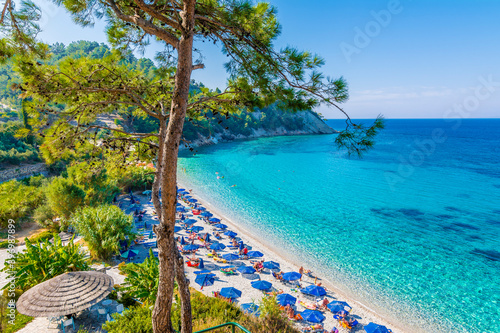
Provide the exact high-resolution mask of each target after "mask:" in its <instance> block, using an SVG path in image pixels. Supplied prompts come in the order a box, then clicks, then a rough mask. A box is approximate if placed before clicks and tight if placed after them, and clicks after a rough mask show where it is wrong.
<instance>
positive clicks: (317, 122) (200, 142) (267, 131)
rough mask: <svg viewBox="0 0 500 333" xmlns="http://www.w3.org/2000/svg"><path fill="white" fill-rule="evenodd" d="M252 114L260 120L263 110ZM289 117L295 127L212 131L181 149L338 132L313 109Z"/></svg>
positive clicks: (182, 145) (183, 145) (199, 136)
mask: <svg viewBox="0 0 500 333" xmlns="http://www.w3.org/2000/svg"><path fill="white" fill-rule="evenodd" d="M251 116H252V117H253V118H254V119H256V120H259V119H261V117H262V114H261V112H253V113H252V114H251ZM287 118H288V119H289V121H290V119H291V121H292V122H293V123H294V125H295V126H293V127H294V129H290V128H287V126H285V125H281V126H278V127H275V128H264V127H257V128H252V129H251V132H250V133H249V134H246V135H245V134H235V133H234V132H233V131H231V129H223V130H222V131H220V132H216V133H212V134H211V135H208V136H207V135H201V134H199V133H198V137H197V138H195V139H192V140H191V141H189V142H190V144H189V145H188V144H185V143H182V144H181V146H180V149H181V150H184V149H188V148H190V147H191V148H193V147H200V146H208V145H213V144H217V143H220V142H229V141H233V140H242V139H252V138H260V137H271V136H283V135H307V134H333V133H337V131H335V130H334V129H333V128H331V127H330V126H328V125H327V124H326V123H325V122H324V121H323V120H322V119H321V118H320V117H319V116H318V115H317V114H315V113H314V112H311V111H301V112H297V113H294V114H287Z"/></svg>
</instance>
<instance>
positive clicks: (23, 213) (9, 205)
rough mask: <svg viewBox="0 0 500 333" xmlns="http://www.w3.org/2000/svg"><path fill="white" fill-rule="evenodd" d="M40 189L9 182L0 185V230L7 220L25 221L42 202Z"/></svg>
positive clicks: (12, 181)
mask: <svg viewBox="0 0 500 333" xmlns="http://www.w3.org/2000/svg"><path fill="white" fill-rule="evenodd" d="M43 197H44V196H43V191H42V189H41V188H36V187H34V186H29V185H24V184H23V183H21V182H19V181H16V180H11V181H8V182H5V183H2V184H0V202H1V203H2V204H1V205H0V228H5V227H7V223H8V220H9V219H13V220H14V221H16V222H22V221H25V220H26V219H27V218H28V217H29V216H30V214H32V213H33V210H34V209H35V208H36V207H37V206H38V205H40V203H41V202H42V201H43Z"/></svg>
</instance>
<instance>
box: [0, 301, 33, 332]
mask: <svg viewBox="0 0 500 333" xmlns="http://www.w3.org/2000/svg"><path fill="white" fill-rule="evenodd" d="M9 300H10V298H7V297H4V296H0V332H2V333H14V332H17V331H19V330H20V329H21V328H23V327H24V326H26V325H27V324H28V323H29V322H31V321H32V320H33V319H34V318H33V317H28V316H26V315H23V314H20V313H19V312H17V310H16V311H15V312H14V313H13V315H14V316H15V319H14V324H12V323H10V321H11V317H10V314H11V312H10V309H9V308H7V306H8V302H9Z"/></svg>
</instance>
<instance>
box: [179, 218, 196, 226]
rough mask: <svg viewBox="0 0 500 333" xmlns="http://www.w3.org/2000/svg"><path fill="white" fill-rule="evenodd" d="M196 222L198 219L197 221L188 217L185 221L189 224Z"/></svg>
mask: <svg viewBox="0 0 500 333" xmlns="http://www.w3.org/2000/svg"><path fill="white" fill-rule="evenodd" d="M196 222H198V221H196V220H195V219H187V220H184V221H183V223H184V224H188V225H191V224H195V223H196Z"/></svg>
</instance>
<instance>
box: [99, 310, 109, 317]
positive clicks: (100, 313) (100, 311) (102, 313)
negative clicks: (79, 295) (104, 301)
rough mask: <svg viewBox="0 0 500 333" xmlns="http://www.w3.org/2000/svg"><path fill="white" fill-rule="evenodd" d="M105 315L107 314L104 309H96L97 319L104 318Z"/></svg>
mask: <svg viewBox="0 0 500 333" xmlns="http://www.w3.org/2000/svg"><path fill="white" fill-rule="evenodd" d="M107 314H108V312H107V311H106V309H104V308H98V309H97V317H98V318H99V317H101V316H103V317H104V316H105V315H107Z"/></svg>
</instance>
